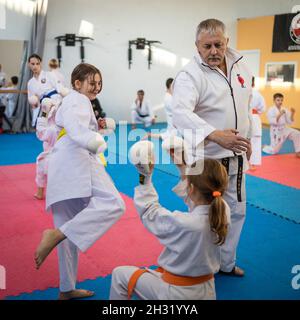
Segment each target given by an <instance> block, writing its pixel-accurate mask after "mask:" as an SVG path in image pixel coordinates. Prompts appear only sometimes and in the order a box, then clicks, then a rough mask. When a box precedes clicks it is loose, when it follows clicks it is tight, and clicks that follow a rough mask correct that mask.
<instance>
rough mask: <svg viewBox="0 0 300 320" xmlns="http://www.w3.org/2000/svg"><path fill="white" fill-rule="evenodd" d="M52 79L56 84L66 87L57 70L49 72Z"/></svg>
mask: <svg viewBox="0 0 300 320" xmlns="http://www.w3.org/2000/svg"><path fill="white" fill-rule="evenodd" d="M50 73H51V74H52V75H53V77H54V78H55V79H56V82H57V83H60V84H61V85H62V86H66V80H65V77H64V75H63V74H62V73H61V72H60V71H59V69H53V70H51V71H50Z"/></svg>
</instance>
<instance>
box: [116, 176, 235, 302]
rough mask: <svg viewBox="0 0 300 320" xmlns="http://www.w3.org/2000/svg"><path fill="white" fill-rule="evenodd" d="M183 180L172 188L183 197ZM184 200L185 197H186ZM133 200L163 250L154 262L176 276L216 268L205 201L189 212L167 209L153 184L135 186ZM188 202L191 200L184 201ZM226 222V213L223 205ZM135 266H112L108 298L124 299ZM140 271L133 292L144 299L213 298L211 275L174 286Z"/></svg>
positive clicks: (216, 256)
mask: <svg viewBox="0 0 300 320" xmlns="http://www.w3.org/2000/svg"><path fill="white" fill-rule="evenodd" d="M186 188H187V181H186V180H184V181H180V182H179V183H178V185H177V186H175V188H174V189H173V191H174V192H175V193H176V194H177V195H178V196H180V197H182V198H186V195H187V191H186ZM186 200H187V199H186ZM134 203H135V206H136V208H137V211H138V214H139V215H140V218H141V220H142V222H143V224H144V226H145V227H146V228H147V229H148V230H149V231H150V232H151V233H152V234H154V235H155V236H156V237H157V238H158V240H159V241H160V243H161V244H162V245H163V246H164V250H163V251H162V253H161V254H160V256H159V258H158V265H159V266H160V267H162V268H164V269H165V270H167V271H168V272H171V273H173V274H175V275H178V276H189V277H198V276H203V275H208V274H214V273H216V272H218V270H219V268H220V247H219V246H217V245H215V244H214V242H215V241H216V235H215V234H214V233H213V232H211V230H210V225H209V218H208V211H209V205H200V206H196V207H192V208H190V212H180V211H174V212H171V211H169V210H167V209H166V208H163V207H161V206H160V204H159V202H158V195H157V193H156V190H155V189H154V187H153V185H152V184H151V183H150V184H146V185H140V186H138V187H136V188H135V194H134ZM187 204H188V205H190V204H191V202H190V201H187ZM226 213H227V217H228V223H230V213H229V208H228V206H227V211H226ZM141 245H142V244H141ZM137 269H138V268H137V267H132V266H122V267H117V268H116V269H114V271H113V274H112V284H111V290H110V299H112V300H126V299H127V288H128V282H129V279H130V277H131V276H132V274H133V273H134V272H135V271H136V270H137ZM148 270H149V272H147V273H144V274H142V276H141V277H140V278H139V279H138V281H137V284H136V287H135V289H134V292H135V293H136V294H137V295H138V297H139V298H140V299H144V300H182V299H185V300H213V299H216V293H215V284H214V279H211V280H208V281H206V282H204V283H201V284H197V285H192V286H175V285H171V284H169V283H166V282H164V280H162V279H161V276H162V274H161V273H160V272H157V271H155V270H151V269H148Z"/></svg>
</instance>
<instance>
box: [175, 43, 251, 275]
mask: <svg viewBox="0 0 300 320" xmlns="http://www.w3.org/2000/svg"><path fill="white" fill-rule="evenodd" d="M225 60H226V64H227V70H228V74H227V76H226V75H225V74H224V73H223V72H222V71H221V70H220V69H219V68H211V67H210V66H208V65H207V64H206V63H205V62H204V61H203V60H202V59H201V56H200V55H199V53H198V52H197V54H196V55H195V57H194V58H193V59H192V60H191V61H190V62H189V63H188V64H187V65H186V66H185V67H184V68H183V70H182V71H180V72H179V74H178V75H177V77H176V78H175V80H174V83H173V99H172V112H173V125H174V127H175V128H176V129H177V130H178V131H179V133H180V134H181V135H182V136H183V137H184V139H186V140H187V142H188V144H189V145H190V146H192V149H193V150H194V152H195V150H197V149H198V148H203V145H204V157H205V158H212V159H217V160H220V161H222V159H226V158H229V168H228V173H229V188H228V190H227V191H226V193H225V195H224V199H225V200H226V202H227V203H228V205H229V207H230V210H231V228H229V233H228V235H227V238H226V241H225V243H224V245H223V246H222V261H221V270H222V271H225V272H230V271H232V270H233V268H234V266H235V261H236V249H237V245H238V242H239V238H240V233H241V230H242V227H243V224H244V220H245V211H246V196H245V174H244V172H245V171H246V170H247V169H248V161H247V159H246V155H245V154H242V159H238V157H237V156H236V155H235V154H234V153H233V152H232V151H230V150H227V149H224V148H223V147H221V146H220V145H218V144H216V143H214V142H212V141H207V140H205V138H206V137H207V136H208V135H209V134H210V133H212V132H213V131H215V130H226V129H237V130H238V131H239V135H240V136H242V137H245V138H248V139H250V137H251V121H252V114H251V108H250V103H249V102H250V96H251V91H252V88H251V79H252V77H251V74H250V72H249V71H248V69H247V67H246V66H245V65H244V63H243V62H242V56H241V55H240V54H239V53H238V52H237V51H235V50H233V49H230V48H228V49H227V51H226V55H225ZM241 79H243V81H241ZM186 129H189V132H188V133H191V132H192V133H193V134H192V135H190V134H185V130H186ZM198 155H199V157H198ZM201 156H202V157H203V153H201V152H198V153H197V154H196V152H195V156H194V155H192V156H191V157H190V158H193V161H196V160H197V159H198V158H201ZM240 158H241V157H240ZM239 161H240V163H241V162H243V168H242V183H241V192H240V195H241V199H238V195H237V178H238V162H239ZM189 162H192V161H189Z"/></svg>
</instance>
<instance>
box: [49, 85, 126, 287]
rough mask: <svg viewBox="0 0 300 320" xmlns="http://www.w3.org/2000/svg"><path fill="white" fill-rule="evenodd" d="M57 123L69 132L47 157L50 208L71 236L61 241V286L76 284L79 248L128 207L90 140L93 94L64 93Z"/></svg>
mask: <svg viewBox="0 0 300 320" xmlns="http://www.w3.org/2000/svg"><path fill="white" fill-rule="evenodd" d="M55 121H56V124H57V126H58V127H59V128H65V130H66V132H67V134H66V135H64V136H62V137H61V138H60V139H59V140H58V141H57V142H56V143H55V145H54V148H53V150H52V152H51V154H50V157H49V163H48V183H47V193H46V208H47V209H49V208H50V207H51V209H52V212H53V218H54V224H55V227H56V228H59V229H60V231H61V232H62V233H63V234H64V235H65V236H66V237H67V239H65V240H64V241H63V242H62V243H60V244H59V245H58V253H59V267H60V291H62V292H66V291H70V290H74V289H75V283H76V272H77V259H78V257H77V255H78V249H80V250H81V251H86V250H87V249H88V248H89V247H90V246H91V245H92V244H93V243H94V242H95V241H96V240H97V239H98V238H99V237H101V236H102V235H103V234H104V233H105V232H106V231H107V230H108V229H109V228H110V227H111V226H112V225H113V224H114V223H115V222H116V221H117V220H118V219H119V218H120V217H121V215H122V214H123V213H124V211H125V205H124V202H123V200H122V198H121V196H120V194H119V192H118V191H117V189H116V188H115V186H114V184H113V182H112V180H111V178H110V177H109V175H108V174H107V173H106V171H105V168H104V166H103V165H101V164H99V162H98V161H97V159H96V155H94V154H91V153H90V152H89V151H88V149H87V144H88V142H89V141H90V139H91V138H94V137H95V136H96V132H97V131H98V123H97V120H96V118H95V115H94V112H93V108H92V105H91V102H90V101H89V99H88V98H87V97H86V96H85V95H82V94H80V93H78V92H77V91H74V90H71V93H70V94H69V95H68V96H66V97H65V98H64V99H63V102H62V104H61V106H60V107H59V109H58V110H57V113H56V118H55Z"/></svg>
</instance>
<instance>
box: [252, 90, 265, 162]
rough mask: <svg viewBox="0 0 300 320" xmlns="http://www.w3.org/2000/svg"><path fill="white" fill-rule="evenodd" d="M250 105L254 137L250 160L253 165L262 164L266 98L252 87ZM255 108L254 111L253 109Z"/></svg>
mask: <svg viewBox="0 0 300 320" xmlns="http://www.w3.org/2000/svg"><path fill="white" fill-rule="evenodd" d="M250 107H251V109H252V113H253V112H254V113H253V114H252V137H251V146H252V154H251V157H250V160H249V162H250V163H251V164H252V165H261V137H262V126H261V120H260V114H262V113H263V112H264V111H265V108H266V105H265V99H264V97H263V96H262V95H261V94H260V92H259V91H257V90H255V89H252V97H251V101H250ZM253 110H254V111H253Z"/></svg>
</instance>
